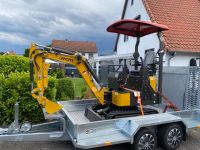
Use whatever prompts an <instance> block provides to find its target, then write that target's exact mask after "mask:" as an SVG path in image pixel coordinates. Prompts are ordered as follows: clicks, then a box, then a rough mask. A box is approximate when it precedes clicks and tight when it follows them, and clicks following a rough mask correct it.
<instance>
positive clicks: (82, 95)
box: [81, 86, 87, 99]
mask: <svg viewBox="0 0 200 150" xmlns="http://www.w3.org/2000/svg"><path fill="white" fill-rule="evenodd" d="M86 92H87V87H86V86H84V87H82V89H81V99H82V98H84V96H85V93H86Z"/></svg>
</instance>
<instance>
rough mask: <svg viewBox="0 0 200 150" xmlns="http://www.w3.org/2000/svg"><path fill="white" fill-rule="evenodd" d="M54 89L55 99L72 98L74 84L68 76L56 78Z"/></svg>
mask: <svg viewBox="0 0 200 150" xmlns="http://www.w3.org/2000/svg"><path fill="white" fill-rule="evenodd" d="M56 89H57V92H56V99H57V100H69V99H74V85H73V82H72V81H71V80H70V79H69V78H62V79H58V81H57V85H56Z"/></svg>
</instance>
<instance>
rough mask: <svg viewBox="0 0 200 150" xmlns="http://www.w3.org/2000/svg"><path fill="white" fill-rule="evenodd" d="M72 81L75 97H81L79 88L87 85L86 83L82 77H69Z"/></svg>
mask: <svg viewBox="0 0 200 150" xmlns="http://www.w3.org/2000/svg"><path fill="white" fill-rule="evenodd" d="M70 79H71V80H72V82H73V83H74V89H75V97H81V94H82V93H81V90H82V89H83V88H84V87H87V84H86V83H85V81H84V79H83V78H70Z"/></svg>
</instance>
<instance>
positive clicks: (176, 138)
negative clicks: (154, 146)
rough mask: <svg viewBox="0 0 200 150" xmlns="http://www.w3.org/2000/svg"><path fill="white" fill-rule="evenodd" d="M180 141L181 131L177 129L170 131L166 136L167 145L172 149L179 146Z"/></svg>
mask: <svg viewBox="0 0 200 150" xmlns="http://www.w3.org/2000/svg"><path fill="white" fill-rule="evenodd" d="M181 139H182V135H181V131H180V130H179V129H177V128H174V129H172V130H170V132H169V134H168V136H167V143H168V145H169V146H171V147H172V148H174V147H177V146H179V145H180V143H181Z"/></svg>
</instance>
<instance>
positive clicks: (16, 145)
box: [0, 128, 200, 150]
mask: <svg viewBox="0 0 200 150" xmlns="http://www.w3.org/2000/svg"><path fill="white" fill-rule="evenodd" d="M125 149H126V150H128V144H121V145H116V146H111V147H106V148H105V147H104V148H96V149H94V150H125ZM189 149H190V150H200V129H199V128H195V129H191V130H189V131H188V135H187V141H186V142H183V143H182V145H181V147H180V148H179V149H178V150H189ZM0 150H76V149H75V148H74V147H73V145H72V144H71V142H0ZM158 150H162V149H160V148H158Z"/></svg>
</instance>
